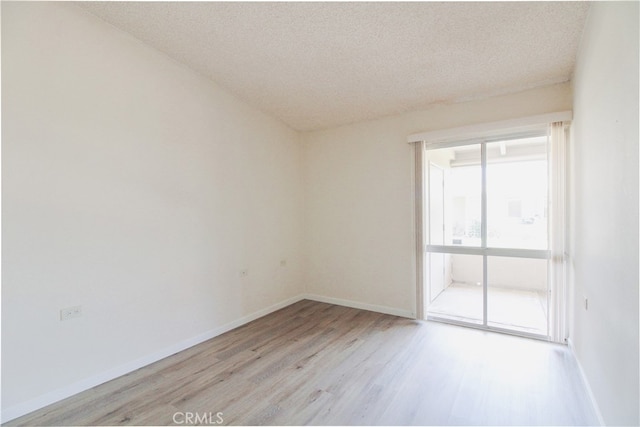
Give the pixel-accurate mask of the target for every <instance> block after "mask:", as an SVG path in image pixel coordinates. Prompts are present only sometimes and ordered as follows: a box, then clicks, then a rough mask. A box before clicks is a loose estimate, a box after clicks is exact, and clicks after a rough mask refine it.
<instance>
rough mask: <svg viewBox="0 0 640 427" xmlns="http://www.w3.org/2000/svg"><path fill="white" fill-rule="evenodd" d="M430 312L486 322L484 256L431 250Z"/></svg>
mask: <svg viewBox="0 0 640 427" xmlns="http://www.w3.org/2000/svg"><path fill="white" fill-rule="evenodd" d="M427 269H428V274H427V280H428V283H429V286H428V296H427V301H428V305H427V314H428V315H429V316H434V317H439V318H443V319H450V320H458V321H463V322H471V323H477V324H482V323H483V322H482V312H483V304H482V299H483V297H482V274H483V272H482V256H480V255H457V254H441V253H429V254H427Z"/></svg>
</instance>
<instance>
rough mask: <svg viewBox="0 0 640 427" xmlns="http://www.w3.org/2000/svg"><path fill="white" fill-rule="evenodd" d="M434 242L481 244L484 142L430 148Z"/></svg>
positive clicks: (430, 211)
mask: <svg viewBox="0 0 640 427" xmlns="http://www.w3.org/2000/svg"><path fill="white" fill-rule="evenodd" d="M427 165H428V170H427V179H428V185H427V189H428V191H429V196H428V200H429V207H428V209H427V212H428V215H429V221H428V226H429V227H428V228H429V229H428V233H427V242H428V243H429V244H431V245H462V246H480V244H481V240H480V237H481V236H480V228H481V189H482V170H481V167H480V145H479V144H474V145H467V146H462V147H453V148H441V149H435V150H427Z"/></svg>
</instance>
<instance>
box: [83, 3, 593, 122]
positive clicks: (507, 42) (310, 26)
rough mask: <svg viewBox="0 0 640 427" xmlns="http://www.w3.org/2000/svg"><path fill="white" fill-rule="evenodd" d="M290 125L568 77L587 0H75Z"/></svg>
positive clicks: (366, 115)
mask: <svg viewBox="0 0 640 427" xmlns="http://www.w3.org/2000/svg"><path fill="white" fill-rule="evenodd" d="M76 4H78V5H80V6H81V7H83V8H84V9H86V10H88V11H90V12H91V13H93V14H95V15H97V16H98V17H100V18H102V19H104V20H105V21H107V22H110V23H111V24H113V25H115V26H116V27H119V28H121V29H123V30H125V31H127V32H129V33H131V34H132V35H134V36H135V37H137V38H139V39H141V40H143V41H144V42H146V43H147V44H149V45H151V46H153V47H155V48H157V49H159V50H160V51H162V52H165V53H166V54H167V55H169V56H170V57H173V58H174V59H176V60H177V61H179V62H182V63H184V64H186V65H187V66H189V67H191V68H192V69H194V70H196V71H198V72H200V73H202V74H204V75H206V76H208V77H209V78H211V79H212V80H214V81H215V82H217V83H218V84H220V85H221V86H223V87H226V88H227V89H228V90H230V91H231V92H233V93H235V94H236V95H237V96H239V97H240V98H242V99H244V100H245V101H246V102H248V103H249V104H251V105H254V106H256V107H258V108H259V109H261V110H263V111H264V112H266V113H268V114H271V115H273V116H275V117H278V118H280V119H281V120H282V121H284V122H285V123H287V124H288V125H289V126H291V127H292V128H294V129H297V130H314V129H322V128H328V127H333V126H338V125H342V124H347V123H352V122H357V121H362V120H367V119H372V118H377V117H381V116H385V115H390V114H396V113H401V112H406V111H412V110H418V109H422V108H425V107H427V106H429V105H431V104H435V103H443V102H459V101H463V100H468V99H473V98H482V97H487V96H492V95H497V94H503V93H509V92H517V91H521V90H525V89H529V88H533V87H536V86H542V85H547V84H553V83H559V82H564V81H567V80H569V79H570V77H571V73H572V70H573V67H574V62H575V57H576V52H577V49H578V45H579V42H580V37H581V34H582V28H583V26H584V23H585V19H586V15H587V11H588V4H587V3H584V2H513V3H511V2H508V3H507V2H496V3H493V2H470V3H455V2H442V3H440V2H438V3H435V2H412V3H399V2H389V3H362V2H356V3H335V2H326V3H311V2H300V3H247V2H239V3H222V2H194V3H185V2H86V3H85V2H83V3H76Z"/></svg>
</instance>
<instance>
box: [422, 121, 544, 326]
mask: <svg viewBox="0 0 640 427" xmlns="http://www.w3.org/2000/svg"><path fill="white" fill-rule="evenodd" d="M549 152H550V150H549V138H548V135H547V129H546V128H541V129H538V130H528V131H527V132H526V133H525V132H522V133H519V134H510V135H503V136H494V137H492V138H484V139H476V140H468V141H451V142H439V143H436V144H429V143H427V144H426V151H425V163H424V164H425V169H426V170H425V180H426V181H427V182H426V185H425V193H426V194H425V196H426V205H427V206H425V209H424V212H425V214H426V215H427V216H428V218H426V221H425V222H424V223H425V228H426V230H425V233H426V236H425V237H426V251H425V263H424V264H425V269H426V270H427V274H425V282H426V283H425V284H426V287H425V295H424V298H425V311H426V315H427V318H430V319H435V320H442V321H448V322H453V323H463V324H469V325H473V326H476V327H482V328H486V329H496V330H503V331H507V332H511V333H517V334H521V335H530V336H536V337H541V338H548V337H549V335H550V329H549V313H550V310H549V305H550V298H549V297H550V281H549V277H550V274H549V263H550V253H551V252H550V250H549V241H550V238H549V230H550V218H549V215H550V212H551V211H550V209H549V200H550V194H551V192H550V188H551V186H550V179H549V176H550V167H549V165H550V162H549Z"/></svg>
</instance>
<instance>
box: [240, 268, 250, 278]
mask: <svg viewBox="0 0 640 427" xmlns="http://www.w3.org/2000/svg"><path fill="white" fill-rule="evenodd" d="M248 275H249V270H247V269H246V268H243V269H242V270H240V277H247V276H248Z"/></svg>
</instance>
